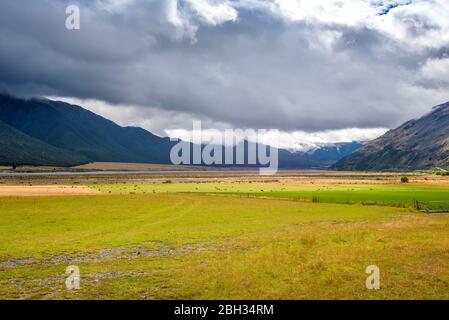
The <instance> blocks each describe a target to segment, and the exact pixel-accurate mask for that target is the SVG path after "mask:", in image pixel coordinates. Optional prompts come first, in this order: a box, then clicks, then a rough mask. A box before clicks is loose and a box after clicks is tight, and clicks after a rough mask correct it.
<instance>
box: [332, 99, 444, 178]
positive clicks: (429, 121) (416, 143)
mask: <svg viewBox="0 0 449 320" xmlns="http://www.w3.org/2000/svg"><path fill="white" fill-rule="evenodd" d="M436 167H438V168H446V169H447V168H448V167H449V102H448V103H444V104H441V105H438V106H436V107H434V108H433V109H432V111H431V112H430V113H428V114H426V115H424V116H423V117H421V118H419V119H414V120H410V121H408V122H406V123H404V124H403V125H402V126H400V127H398V128H397V129H394V130H390V131H388V132H387V133H386V134H384V135H383V136H381V137H379V138H377V139H375V140H373V141H371V142H369V143H367V144H366V145H364V146H363V147H361V148H360V149H358V150H357V151H355V152H354V153H352V154H350V155H349V156H347V157H344V158H343V159H341V160H339V161H338V162H337V163H335V164H334V165H333V166H332V167H331V168H332V169H336V170H410V169H412V170H413V169H432V168H436Z"/></svg>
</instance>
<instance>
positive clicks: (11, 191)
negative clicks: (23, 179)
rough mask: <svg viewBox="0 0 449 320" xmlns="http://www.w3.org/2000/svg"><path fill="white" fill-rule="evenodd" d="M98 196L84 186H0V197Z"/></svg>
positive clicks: (94, 191)
mask: <svg viewBox="0 0 449 320" xmlns="http://www.w3.org/2000/svg"><path fill="white" fill-rule="evenodd" d="M88 194H100V192H99V191H98V190H95V189H92V188H89V187H85V186H64V185H58V186H53V185H47V186H45V185H44V186H29V185H28V186H0V197H35V196H70V195H88Z"/></svg>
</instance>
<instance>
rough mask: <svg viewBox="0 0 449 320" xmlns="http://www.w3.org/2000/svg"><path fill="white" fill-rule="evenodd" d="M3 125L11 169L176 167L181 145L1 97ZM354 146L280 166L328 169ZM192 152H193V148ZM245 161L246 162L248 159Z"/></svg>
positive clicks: (77, 111) (51, 104)
mask: <svg viewBox="0 0 449 320" xmlns="http://www.w3.org/2000/svg"><path fill="white" fill-rule="evenodd" d="M0 121H2V122H3V126H4V127H5V128H8V130H7V131H8V132H9V131H11V129H14V134H12V133H9V134H8V135H6V134H5V135H4V137H2V139H3V140H2V141H3V144H4V145H5V147H4V148H2V149H0V158H1V159H4V160H3V163H9V164H35V165H48V164H52V165H62V166H69V165H73V164H79V163H87V162H136V163H158V164H171V161H170V150H171V148H172V146H173V145H174V144H175V143H176V142H173V141H170V139H169V138H162V137H158V136H156V135H154V134H152V133H151V132H149V131H147V130H144V129H142V128H136V127H121V126H119V125H117V124H115V123H114V122H112V121H110V120H108V119H105V118H103V117H101V116H99V115H97V114H95V113H93V112H90V111H88V110H86V109H83V108H82V107H79V106H75V105H70V104H67V103H64V102H60V101H52V100H47V99H31V100H24V99H18V98H14V97H11V96H6V95H0ZM5 130H6V129H5ZM25 137H26V138H27V140H26V141H27V144H25V143H24V140H25ZM246 144H247V142H246ZM6 146H7V147H6ZM354 147H355V145H354V146H352V145H351V146H350V147H349V149H348V147H347V146H334V147H329V146H327V147H326V148H327V149H323V150H321V149H320V148H318V149H316V150H314V153H313V154H309V153H308V154H305V153H299V152H297V153H295V152H290V151H287V150H283V149H279V150H278V155H279V167H280V168H289V169H308V168H323V167H326V166H328V165H329V164H331V163H333V162H335V161H336V160H337V159H339V158H341V157H342V156H343V155H345V154H347V153H348V152H349V151H348V150H350V148H354ZM190 148H191V150H192V149H193V148H192V145H190ZM202 148H204V146H202ZM245 150H246V151H247V150H248V148H247V147H246V148H245ZM192 156H193V152H192V151H191V157H192ZM191 159H192V158H191ZM245 159H246V161H245V163H247V160H248V154H246V155H245ZM243 166H248V164H246V165H243Z"/></svg>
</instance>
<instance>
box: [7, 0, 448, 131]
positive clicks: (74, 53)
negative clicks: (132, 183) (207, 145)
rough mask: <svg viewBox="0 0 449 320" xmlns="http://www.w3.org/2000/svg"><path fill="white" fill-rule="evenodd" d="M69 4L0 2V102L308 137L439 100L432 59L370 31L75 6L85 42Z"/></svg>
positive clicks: (185, 11) (166, 5) (128, 6)
mask: <svg viewBox="0 0 449 320" xmlns="http://www.w3.org/2000/svg"><path fill="white" fill-rule="evenodd" d="M69 3H72V1H70V2H68V1H62V0H61V1H57V0H54V1H50V0H41V1H11V0H0V70H1V73H0V91H6V92H9V93H12V94H16V95H18V94H20V95H27V96H35V95H39V96H40V95H55V96H67V97H76V98H81V99H83V98H93V99H98V100H103V101H106V102H109V103H113V104H119V103H120V104H128V105H136V106H139V107H140V108H151V110H158V109H159V110H162V109H163V110H164V112H166V111H168V112H172V111H175V112H180V113H181V112H182V114H187V115H191V116H192V117H201V118H206V119H210V120H211V121H212V122H220V123H229V124H233V125H236V126H242V127H255V128H279V129H283V130H311V131H313V130H324V129H339V128H347V127H359V128H364V127H366V128H369V127H389V126H393V125H396V124H398V123H399V122H401V121H403V120H406V119H407V118H409V117H411V116H415V115H417V114H419V113H421V112H422V111H423V110H424V109H425V108H428V107H430V106H431V105H432V104H437V103H439V102H442V101H440V100H439V99H442V97H443V96H444V94H443V90H444V88H441V87H439V88H437V89H435V86H429V85H426V83H427V82H428V83H432V81H431V79H428V80H423V79H420V78H419V74H420V72H421V71H420V68H421V67H422V65H423V64H425V63H426V62H427V59H428V58H430V57H432V55H434V54H435V53H434V52H435V51H438V48H427V47H425V46H420V45H419V44H418V45H416V46H411V45H410V44H407V43H406V42H405V44H404V43H403V42H401V41H400V40H398V39H397V38H396V37H395V36H394V35H391V34H388V32H386V31H385V30H379V29H376V28H374V27H372V26H367V25H363V24H362V25H361V24H355V25H350V24H342V23H340V22H332V21H331V22H329V21H319V19H318V20H317V21H313V22H310V21H306V20H301V19H299V20H297V21H296V20H289V19H286V18H285V17H283V16H282V14H281V13H279V12H274V11H272V10H267V9H266V8H265V7H263V6H261V5H259V4H258V2H257V1H254V2H251V1H247V2H245V1H238V2H230V3H229V2H226V1H221V3H224V4H228V5H229V6H230V4H233V3H235V4H236V5H235V8H236V9H235V10H236V12H237V11H238V18H237V19H233V17H232V11H225V9H223V10H221V11H220V12H219V13H216V14H215V16H212V18H211V16H210V15H207V13H208V12H206V13H205V14H204V15H201V13H199V12H198V10H197V11H195V9H194V7H193V6H192V4H191V2H189V1H174V0H173V1H155V0H153V1H143V0H135V1H132V0H130V1H118V0H116V1H80V2H79V4H80V7H81V30H79V31H68V30H66V29H65V18H66V15H65V7H66V5H68V4H69ZM198 3H206V4H215V5H216V4H218V3H220V1H215V2H211V1H206V0H202V1H201V2H198ZM237 3H238V4H239V5H238V6H237ZM395 10H402V9H401V8H394V9H391V10H389V12H388V15H391V14H393V12H395ZM316 14H317V15H319V12H318V13H316ZM398 17H399V18H398V19H400V21H405V28H406V32H407V34H411V33H413V34H414V36H418V33H419V35H425V33H426V32H432V31H435V30H436V29H435V28H436V26H434V25H433V22H432V21H431V20H429V19H430V18H429V17H428V16H419V15H418V16H417V14H416V13H414V14H413V15H411V14H408V15H407V14H406V12H404V13H401V14H398ZM405 17H407V18H405ZM418 17H419V19H421V20H420V21H421V22H420V23H419V22H417V21H418V20H417V19H418ZM412 18H413V19H414V20H413V21H415V22H416V23H414V24H412V23H411V22H410V21H412V20H411V19H412ZM213 19H215V20H213ZM401 19H402V20H401ZM413 28H414V29H413ZM439 28H441V26H439ZM387 31H388V30H387ZM446 48H447V46H446ZM430 77H431V75H430ZM439 83H441V81H440V82H439ZM435 90H439V91H438V92H435ZM448 99H449V95H448ZM138 109H139V108H137V110H138ZM141 110H143V109H141ZM141 114H145V112H142V113H141ZM135 117H136V118H139V117H140V114H139V112H136V115H135Z"/></svg>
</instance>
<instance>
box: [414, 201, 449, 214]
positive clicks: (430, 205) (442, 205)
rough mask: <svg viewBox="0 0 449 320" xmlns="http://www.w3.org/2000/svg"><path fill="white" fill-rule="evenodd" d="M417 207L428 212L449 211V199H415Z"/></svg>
mask: <svg viewBox="0 0 449 320" xmlns="http://www.w3.org/2000/svg"><path fill="white" fill-rule="evenodd" d="M415 207H416V209H418V210H421V211H424V212H427V213H441V212H449V200H440V201H415Z"/></svg>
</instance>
